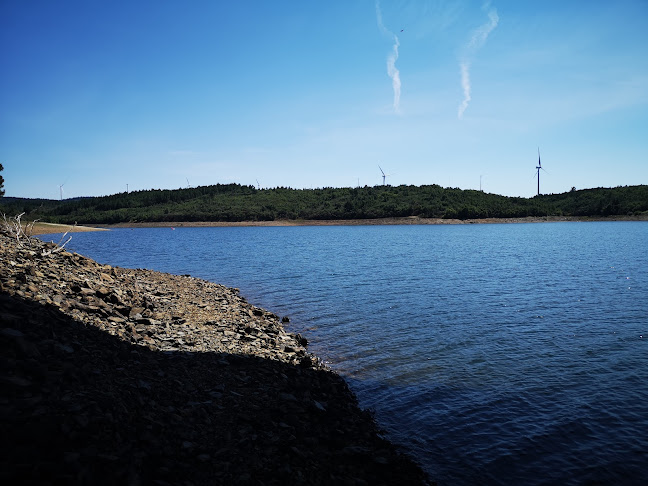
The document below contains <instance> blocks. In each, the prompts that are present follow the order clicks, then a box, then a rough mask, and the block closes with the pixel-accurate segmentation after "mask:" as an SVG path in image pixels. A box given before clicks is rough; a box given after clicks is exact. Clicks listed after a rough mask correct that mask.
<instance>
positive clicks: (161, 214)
mask: <svg viewBox="0 0 648 486" xmlns="http://www.w3.org/2000/svg"><path fill="white" fill-rule="evenodd" d="M647 211H648V186H646V185H641V186H626V187H616V188H609V189H608V188H598V189H585V190H579V191H576V190H572V191H571V192H568V193H564V194H550V195H541V196H536V197H533V198H530V199H526V198H518V197H506V196H499V195H496V194H488V193H484V192H481V191H474V190H461V189H451V188H442V187H440V186H438V185H430V186H388V185H386V186H375V187H368V186H365V187H359V188H324V189H290V188H284V187H279V188H274V189H261V190H259V189H256V188H255V187H253V186H241V185H238V184H227V185H221V184H217V185H213V186H202V187H196V188H189V189H178V190H148V191H137V192H131V193H121V194H114V195H111V196H104V197H92V198H82V199H74V200H63V201H53V200H44V199H21V198H2V199H0V212H3V213H5V214H7V215H13V214H19V213H22V212H24V213H25V216H24V218H25V219H29V220H33V219H41V220H44V221H49V222H53V223H74V222H78V223H79V224H110V223H123V222H165V221H166V222H171V221H273V220H281V219H285V220H296V219H313V220H324V219H327V220H344V219H369V218H391V217H405V216H419V217H424V218H452V219H454V218H458V219H479V218H513V217H516V218H517V217H525V216H619V215H624V216H625V215H638V214H641V213H644V212H647Z"/></svg>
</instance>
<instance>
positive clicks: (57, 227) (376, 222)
mask: <svg viewBox="0 0 648 486" xmlns="http://www.w3.org/2000/svg"><path fill="white" fill-rule="evenodd" d="M569 221H577V222H589V221H648V215H643V216H609V217H589V216H542V217H537V216H529V217H526V218H484V219H466V220H461V219H443V218H419V217H416V216H410V217H405V218H380V219H335V220H277V221H233V222H228V221H171V222H166V221H154V222H129V223H116V224H96V225H94V226H92V227H91V226H78V225H68V224H56V223H42V222H37V223H36V224H35V225H34V227H33V231H32V234H34V235H45V234H52V233H65V232H66V231H68V232H70V233H80V232H87V231H105V230H109V229H111V228H218V227H237V226H242V227H257V226H260V227H263V226H380V225H386V226H388V225H448V224H516V223H560V222H569Z"/></svg>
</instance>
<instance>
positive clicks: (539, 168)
mask: <svg viewBox="0 0 648 486" xmlns="http://www.w3.org/2000/svg"><path fill="white" fill-rule="evenodd" d="M540 170H544V169H543V168H542V164H541V163H540V147H538V167H536V171H537V174H538V196H539V195H540ZM545 172H547V171H546V170H545Z"/></svg>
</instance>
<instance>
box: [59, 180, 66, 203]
mask: <svg viewBox="0 0 648 486" xmlns="http://www.w3.org/2000/svg"><path fill="white" fill-rule="evenodd" d="M64 185H65V182H64V183H63V184H59V195H60V197H61V201H62V200H63V186H64Z"/></svg>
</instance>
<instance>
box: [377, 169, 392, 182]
mask: <svg viewBox="0 0 648 486" xmlns="http://www.w3.org/2000/svg"><path fill="white" fill-rule="evenodd" d="M378 168H379V169H380V172H382V178H383V186H384V185H385V179H387V177H389V176H391V174H385V171H384V170H382V167H380V165H379V166H378Z"/></svg>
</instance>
